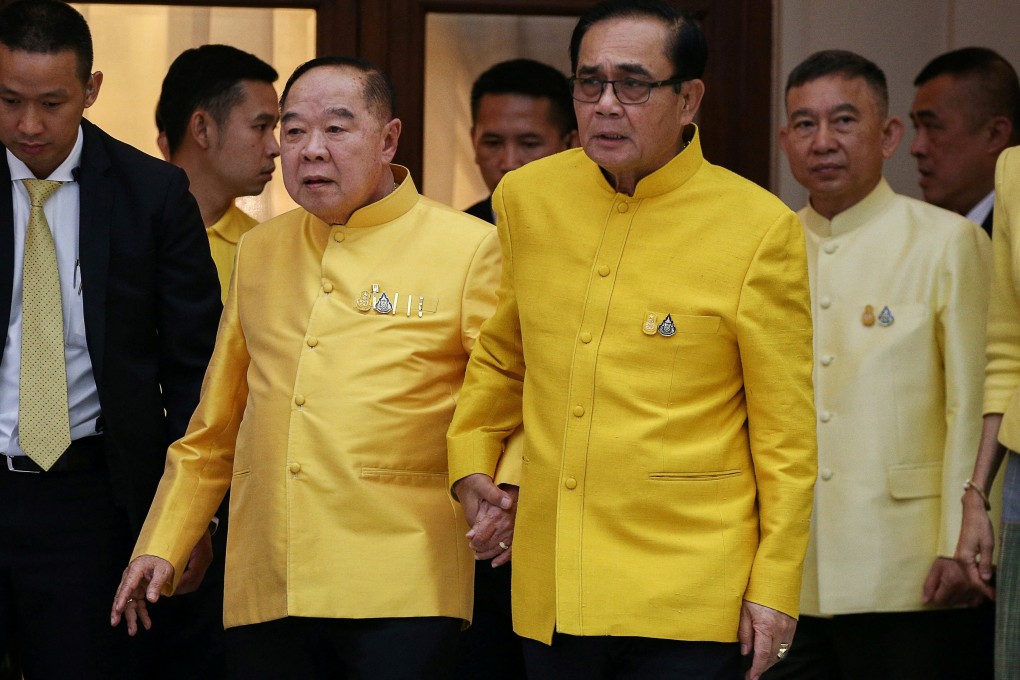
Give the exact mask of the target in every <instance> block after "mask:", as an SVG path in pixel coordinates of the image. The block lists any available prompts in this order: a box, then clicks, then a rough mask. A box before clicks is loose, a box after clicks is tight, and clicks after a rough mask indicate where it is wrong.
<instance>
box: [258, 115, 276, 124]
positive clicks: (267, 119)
mask: <svg viewBox="0 0 1020 680" xmlns="http://www.w3.org/2000/svg"><path fill="white" fill-rule="evenodd" d="M275 120H276V116H274V115H273V114H271V113H265V112H263V113H260V114H259V115H257V116H255V118H254V121H253V122H255V123H272V122H273V121H275Z"/></svg>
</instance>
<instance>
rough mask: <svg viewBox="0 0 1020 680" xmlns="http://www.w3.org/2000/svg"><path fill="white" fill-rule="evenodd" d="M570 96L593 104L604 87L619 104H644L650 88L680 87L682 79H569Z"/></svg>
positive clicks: (650, 93) (600, 96)
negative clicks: (651, 80)
mask: <svg viewBox="0 0 1020 680" xmlns="http://www.w3.org/2000/svg"><path fill="white" fill-rule="evenodd" d="M568 82H569V83H570V95H571V96H572V97H573V98H574V99H576V100H577V101H579V102H584V103H585V104H594V103H595V102H597V101H598V100H599V99H602V93H603V92H605V90H606V85H612V86H613V93H614V94H616V98H617V99H618V100H619V102H620V103H621V104H644V103H645V102H646V101H648V99H649V97H651V96H652V88H655V87H662V86H663V85H682V84H683V82H684V81H683V79H682V78H670V79H669V80H656V81H653V82H648V81H647V80H637V79H635V78H624V79H623V80H602V79H601V78H570V79H569V81H568Z"/></svg>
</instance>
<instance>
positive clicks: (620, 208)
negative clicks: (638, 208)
mask: <svg viewBox="0 0 1020 680" xmlns="http://www.w3.org/2000/svg"><path fill="white" fill-rule="evenodd" d="M616 209H617V210H618V211H619V212H621V213H625V212H627V211H628V210H630V205H629V204H628V203H626V202H624V201H620V202H619V203H617V204H616Z"/></svg>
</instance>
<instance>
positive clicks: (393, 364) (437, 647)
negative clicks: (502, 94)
mask: <svg viewBox="0 0 1020 680" xmlns="http://www.w3.org/2000/svg"><path fill="white" fill-rule="evenodd" d="M392 106H393V103H392V89H391V88H390V86H389V84H388V83H387V82H386V79H385V78H384V77H383V75H382V74H381V73H380V72H379V71H378V70H376V69H375V68H374V67H372V66H371V65H368V64H366V63H364V62H362V61H360V60H356V59H350V58H344V57H323V58H320V59H316V60H313V61H311V62H309V63H307V64H305V65H303V66H301V67H299V68H298V70H297V71H295V73H294V75H292V76H291V78H290V80H289V81H288V83H287V86H286V88H285V89H284V93H283V97H282V113H283V115H282V119H281V120H282V128H281V138H282V139H281V141H282V151H283V153H282V166H283V173H284V181H285V183H286V186H287V190H288V192H289V193H290V194H291V196H292V197H293V198H294V200H295V201H296V202H297V203H298V204H299V205H301V206H302V208H300V209H298V210H295V211H292V212H290V213H287V214H285V215H282V216H280V217H279V218H276V219H274V220H270V221H269V222H266V223H265V224H263V225H260V226H259V227H256V228H255V229H253V230H252V231H250V232H248V233H247V234H246V235H245V236H244V237H242V239H241V242H240V244H239V245H238V255H237V260H236V265H235V268H234V276H233V281H232V285H231V288H230V292H229V293H228V295H227V305H226V307H225V310H224V314H223V317H222V321H221V323H220V329H219V334H218V337H217V342H216V349H215V351H214V353H213V357H212V361H211V363H210V366H209V370H208V372H207V374H206V378H205V383H204V385H203V391H202V398H201V402H200V404H199V406H198V409H197V411H196V412H195V416H194V417H193V419H192V421H191V424H190V426H189V428H188V431H187V433H186V435H185V436H184V438H183V439H182V440H180V441H179V442H177V443H176V444H175V445H174V446H173V447H172V448H171V449H170V451H169V453H168V456H167V467H166V472H165V474H164V476H163V479H162V481H161V482H160V486H159V490H158V493H157V495H156V499H155V501H154V502H153V505H152V508H151V510H150V511H149V514H148V517H147V519H146V522H145V525H144V527H143V529H142V533H141V536H140V537H139V539H138V543H137V544H136V546H135V550H134V557H133V560H132V562H131V564H130V566H129V568H128V569H127V571H126V572H125V575H124V579H123V581H122V583H121V587H120V588H119V590H118V593H117V595H116V599H115V603H114V612H113V622H114V623H115V624H116V623H117V621H118V620H119V618H120V617H121V612H122V611H123V612H126V618H127V623H128V628H129V631H131V632H134V630H135V629H136V628H137V619H138V618H140V619H141V623H142V625H143V626H146V627H148V625H149V623H150V621H149V618H148V612H147V609H146V606H145V605H146V601H148V602H153V601H155V600H156V599H158V597H159V595H160V592H161V591H162V593H163V594H170V593H172V591H173V589H174V587H175V586H176V584H177V583H178V581H179V579H180V577H181V572H182V569H183V567H184V565H185V563H186V561H187V556H188V552H189V551H190V547H189V546H188V545H186V544H188V543H189V542H190V543H191V544H193V543H194V542H195V540H196V538H195V537H197V536H198V535H199V534H201V532H202V531H204V530H205V526H206V524H207V523H208V521H209V519H210V517H211V516H212V514H213V512H214V511H215V509H216V506H217V504H218V502H219V500H220V499H221V498H222V497H223V494H224V493H225V491H226V490H227V487H228V485H229V487H230V491H231V495H230V516H231V526H230V533H229V536H228V540H227V556H226V559H227V563H226V597H225V603H224V622H225V625H226V626H227V629H228V630H227V651H228V661H229V662H230V664H231V667H232V669H233V673H234V674H235V676H237V677H241V678H245V679H249V678H281V677H295V678H316V677H329V678H333V677H336V676H337V673H338V672H340V673H341V674H343V672H346V673H349V674H351V675H352V676H354V677H378V678H409V679H410V678H437V679H438V678H446V677H449V669H450V665H451V662H452V660H453V650H454V646H455V645H456V641H457V636H458V634H459V631H460V628H461V627H462V625H463V623H464V622H465V621H466V620H469V619H470V615H471V587H472V575H473V562H472V556H471V551H470V549H469V548H468V546H467V545H466V544H465V542H464V540H463V533H464V526H463V525H464V519H463V516H462V515H461V514H460V512H459V509H458V507H457V505H456V504H455V503H453V501H452V500H451V499H450V497H449V494H448V479H447V468H446V444H445V438H444V435H445V431H446V428H447V426H448V425H449V422H450V419H451V417H452V415H453V408H454V402H455V400H456V398H457V395H458V393H459V392H460V387H461V383H462V381H463V377H464V370H465V366H466V364H467V360H468V356H469V353H470V351H471V348H472V345H473V344H474V341H475V338H476V336H477V333H478V329H479V327H480V326H481V323H482V321H483V320H484V319H485V318H487V317H488V316H489V314H490V313H491V311H492V309H493V307H494V305H495V288H496V284H497V281H498V278H499V270H500V254H499V241H498V238H497V236H496V234H495V232H494V231H493V230H492V228H491V226H489V225H487V224H485V223H484V222H482V221H480V220H476V219H475V218H473V217H470V216H468V215H464V214H463V213H460V212H459V211H456V210H453V209H452V208H448V207H447V206H444V205H440V204H438V203H435V202H433V201H430V200H429V199H427V198H424V197H422V196H420V195H419V194H418V192H417V191H416V190H415V187H414V183H413V182H412V181H411V178H410V177H409V176H408V173H407V170H406V169H404V168H401V167H399V166H395V165H391V164H390V161H391V159H392V158H393V154H394V153H395V151H396V145H397V138H398V136H399V133H400V126H401V124H400V121H399V120H398V119H396V118H393V114H392ZM338 669H345V670H344V671H338Z"/></svg>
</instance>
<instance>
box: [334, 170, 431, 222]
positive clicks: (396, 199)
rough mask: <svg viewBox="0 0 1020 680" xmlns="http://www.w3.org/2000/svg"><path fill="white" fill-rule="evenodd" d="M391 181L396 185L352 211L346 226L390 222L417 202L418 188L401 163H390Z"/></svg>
mask: <svg viewBox="0 0 1020 680" xmlns="http://www.w3.org/2000/svg"><path fill="white" fill-rule="evenodd" d="M390 169H391V170H392V171H393V181H394V182H396V183H397V187H396V188H395V189H394V190H393V191H391V192H390V193H389V194H387V195H386V196H384V197H382V198H381V199H379V200H378V201H376V202H375V203H369V204H368V205H365V206H362V207H360V208H358V209H357V210H355V211H354V214H352V215H351V217H350V219H348V220H347V224H346V225H344V226H347V227H374V226H375V225H377V224H383V223H385V222H391V221H393V220H395V219H397V218H398V217H400V216H401V215H403V214H404V213H406V212H407V211H408V210H410V209H411V208H413V207H414V204H415V203H417V202H418V189H416V188H415V186H414V180H413V179H411V173H410V172H409V171H408V169H407V168H405V167H404V166H402V165H396V164H390Z"/></svg>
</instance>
